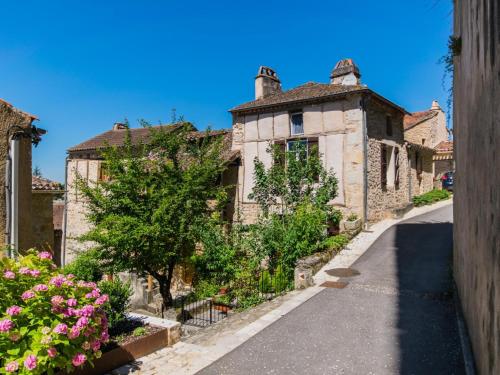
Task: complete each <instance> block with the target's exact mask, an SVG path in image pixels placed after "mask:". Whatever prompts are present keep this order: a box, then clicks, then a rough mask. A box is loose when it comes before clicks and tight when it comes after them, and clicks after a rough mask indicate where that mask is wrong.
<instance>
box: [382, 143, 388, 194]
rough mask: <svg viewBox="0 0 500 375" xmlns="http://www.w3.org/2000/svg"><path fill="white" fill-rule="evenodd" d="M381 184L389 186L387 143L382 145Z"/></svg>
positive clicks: (383, 186)
mask: <svg viewBox="0 0 500 375" xmlns="http://www.w3.org/2000/svg"><path fill="white" fill-rule="evenodd" d="M380 184H381V185H382V188H383V189H385V188H386V187H387V146H386V145H385V144H382V145H381V147H380Z"/></svg>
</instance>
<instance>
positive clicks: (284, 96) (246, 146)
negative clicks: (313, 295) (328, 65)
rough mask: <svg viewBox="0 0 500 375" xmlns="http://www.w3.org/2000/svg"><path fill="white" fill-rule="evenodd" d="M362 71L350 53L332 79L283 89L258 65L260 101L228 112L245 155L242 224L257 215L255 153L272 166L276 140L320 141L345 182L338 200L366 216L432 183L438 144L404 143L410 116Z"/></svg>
mask: <svg viewBox="0 0 500 375" xmlns="http://www.w3.org/2000/svg"><path fill="white" fill-rule="evenodd" d="M360 76H361V74H360V71H359V69H358V67H357V66H356V65H355V64H354V62H353V61H352V60H351V59H345V60H341V61H339V62H338V63H337V64H336V66H335V68H334V69H333V71H332V72H331V75H330V83H315V82H308V83H306V84H304V85H301V86H298V87H296V88H293V89H291V90H288V91H283V90H282V88H281V82H280V80H279V78H278V75H277V74H276V72H275V71H273V70H272V69H270V68H268V67H260V68H259V71H258V75H257V77H256V78H255V100H253V101H250V102H247V103H244V104H241V105H238V106H236V107H234V108H233V109H231V110H230V112H231V113H232V116H233V150H237V151H240V153H241V164H240V168H239V171H238V185H237V199H236V205H237V207H238V209H239V212H240V216H241V219H242V220H243V221H244V222H252V221H254V220H255V219H256V217H257V215H258V212H259V211H258V207H257V205H256V203H255V202H253V201H252V200H251V199H249V198H248V196H249V194H250V193H251V191H252V188H253V183H254V182H253V173H254V159H255V158H259V159H260V160H261V161H262V162H263V163H264V165H265V166H267V167H269V166H270V165H271V163H272V160H271V157H270V155H269V154H268V153H267V152H266V149H267V148H268V145H269V144H271V143H274V144H276V143H278V144H282V145H283V147H284V148H286V149H288V150H290V149H291V148H293V147H294V145H296V144H297V142H300V143H301V144H306V145H307V146H308V147H310V146H311V145H318V149H319V152H320V154H321V155H322V160H323V163H324V166H325V168H327V169H328V170H330V169H331V170H333V171H334V172H335V174H336V176H337V178H338V182H339V183H338V188H339V189H338V190H339V192H338V196H337V198H335V200H334V201H333V202H332V204H333V205H335V206H338V207H339V208H340V209H341V210H342V211H344V212H349V213H355V214H357V215H358V216H359V217H361V218H363V220H364V221H365V222H368V221H376V220H379V219H382V218H384V217H386V216H388V215H392V214H394V213H395V212H398V211H400V210H404V209H406V208H407V207H408V205H409V202H410V200H411V197H412V196H413V195H415V194H420V193H422V192H425V191H428V190H431V189H432V153H433V150H432V148H431V147H430V146H429V147H428V146H427V145H422V144H421V141H419V142H418V144H413V143H411V142H407V141H405V131H404V119H405V116H409V115H411V114H410V113H408V112H407V111H406V110H404V109H403V108H402V107H400V106H398V105H397V104H395V103H393V102H391V101H390V100H388V99H386V98H384V97H383V96H381V95H380V94H378V93H376V92H374V91H373V90H371V89H370V88H368V87H367V86H366V85H363V84H361V83H360ZM425 157H427V158H425ZM425 160H428V161H429V162H425ZM423 176H425V181H426V182H422V181H423V180H424V179H423ZM428 181H430V183H429V182H428Z"/></svg>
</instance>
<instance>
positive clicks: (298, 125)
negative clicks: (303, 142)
mask: <svg viewBox="0 0 500 375" xmlns="http://www.w3.org/2000/svg"><path fill="white" fill-rule="evenodd" d="M291 123H292V129H291V132H292V135H295V134H304V122H303V118H302V113H294V114H292V117H291Z"/></svg>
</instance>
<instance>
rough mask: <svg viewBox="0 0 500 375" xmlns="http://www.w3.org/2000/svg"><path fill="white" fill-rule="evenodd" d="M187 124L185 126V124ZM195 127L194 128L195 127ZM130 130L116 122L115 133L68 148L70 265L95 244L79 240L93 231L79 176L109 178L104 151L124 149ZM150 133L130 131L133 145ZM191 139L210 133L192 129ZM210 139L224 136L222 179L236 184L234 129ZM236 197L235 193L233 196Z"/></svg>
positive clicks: (229, 210)
mask: <svg viewBox="0 0 500 375" xmlns="http://www.w3.org/2000/svg"><path fill="white" fill-rule="evenodd" d="M183 124H185V123H183ZM191 126H192V125H191ZM157 127H161V128H163V129H165V130H167V131H170V132H175V131H177V130H178V129H179V128H180V124H170V125H159V126H157ZM126 132H127V127H126V126H125V125H124V124H121V123H115V124H114V125H113V127H112V129H111V130H108V131H106V132H104V133H102V134H99V135H97V136H95V137H93V138H90V139H88V140H86V141H84V142H82V143H80V144H78V145H76V146H73V147H71V148H70V149H68V160H67V167H66V168H67V176H68V177H67V188H66V190H67V196H66V220H65V223H64V224H63V225H64V228H63V241H62V243H63V244H62V247H63V249H62V252H63V260H62V262H63V264H67V263H68V262H70V261H71V260H72V259H74V258H75V256H76V255H77V254H78V253H79V252H81V251H84V250H87V249H88V248H89V247H90V246H91V244H90V243H85V242H81V241H79V240H78V239H79V237H80V236H82V235H83V234H85V233H87V232H88V231H89V229H90V224H89V223H88V221H87V219H86V217H85V215H86V207H85V201H84V199H83V198H82V197H81V195H80V194H79V192H78V188H77V186H76V180H77V176H80V177H81V178H83V179H84V180H86V181H99V180H104V179H106V178H108V177H107V176H106V171H105V168H104V165H103V161H102V157H101V155H100V150H102V149H103V148H104V147H106V146H107V145H109V146H122V145H123V144H124V142H125V135H126ZM149 134H150V131H149V129H147V128H132V129H130V137H131V142H132V144H138V143H139V142H142V143H147V142H148V138H149ZM190 136H191V137H193V138H196V137H204V136H206V132H198V131H197V129H196V128H195V127H194V126H192V132H191V134H190ZM209 136H222V137H223V158H224V159H225V160H226V162H227V163H228V168H227V170H226V172H225V173H224V174H223V175H222V176H221V183H223V184H226V185H234V184H235V183H236V178H237V165H238V157H239V153H238V152H235V151H232V150H231V145H232V132H231V131H230V130H214V131H211V132H210V133H209ZM232 196H234V194H232ZM233 214H234V201H232V200H231V201H230V202H229V203H228V205H227V207H226V210H225V215H226V217H231V218H232V216H233Z"/></svg>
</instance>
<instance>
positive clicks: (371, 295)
mask: <svg viewBox="0 0 500 375" xmlns="http://www.w3.org/2000/svg"><path fill="white" fill-rule="evenodd" d="M451 259H452V208H451V206H447V207H444V208H442V209H438V210H435V211H433V212H430V213H428V214H425V215H422V216H418V217H415V218H413V219H410V220H407V221H403V222H401V223H399V224H398V225H396V226H393V227H391V228H389V229H388V230H387V231H386V232H384V233H383V234H382V236H380V237H379V238H378V239H377V241H376V242H375V243H374V244H373V245H372V246H371V247H370V248H369V249H368V250H367V252H366V253H365V254H364V255H363V256H362V257H360V258H359V259H358V261H357V262H356V263H355V264H354V265H353V266H352V268H355V269H356V270H358V271H359V272H360V275H359V276H355V277H351V278H346V279H344V280H345V281H348V282H349V285H348V286H347V287H346V288H344V289H333V288H325V289H324V290H323V291H322V292H320V293H318V294H317V295H316V296H314V297H313V298H311V299H310V300H308V301H307V302H305V303H304V304H302V305H300V306H299V307H297V308H296V309H295V310H293V311H291V312H290V313H289V314H287V315H285V316H284V317H282V318H281V319H279V320H278V321H276V322H275V323H273V324H272V325H270V326H269V327H268V328H266V329H264V330H263V331H261V332H260V333H258V334H257V335H255V336H254V337H252V338H251V339H250V340H248V341H247V342H245V343H244V344H243V345H241V346H239V347H238V348H236V349H235V350H234V351H232V352H230V353H228V354H227V355H225V356H224V357H222V358H221V359H219V360H218V361H216V362H214V363H213V364H212V365H210V366H209V367H207V368H205V369H203V370H202V371H200V372H199V373H198V374H200V375H201V374H202V375H210V374H217V375H219V374H239V375H240V374H259V375H263V374H286V375H291V374H418V375H420V374H425V375H428V374H446V375H448V374H463V373H464V363H463V357H462V351H461V347H460V339H459V336H458V328H457V320H456V315H455V308H454V301H453V295H452V290H453V288H452V280H451Z"/></svg>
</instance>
